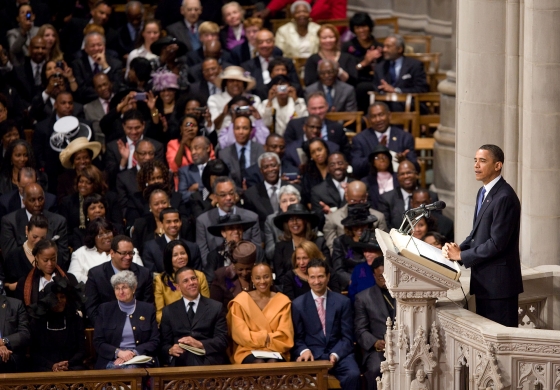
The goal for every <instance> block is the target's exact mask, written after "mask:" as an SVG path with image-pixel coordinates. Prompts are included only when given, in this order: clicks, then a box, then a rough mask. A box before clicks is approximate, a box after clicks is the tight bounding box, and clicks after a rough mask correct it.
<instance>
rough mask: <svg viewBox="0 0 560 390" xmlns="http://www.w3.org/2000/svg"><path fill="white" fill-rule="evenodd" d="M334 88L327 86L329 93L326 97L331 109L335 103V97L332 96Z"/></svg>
mask: <svg viewBox="0 0 560 390" xmlns="http://www.w3.org/2000/svg"><path fill="white" fill-rule="evenodd" d="M332 89H333V87H327V94H326V95H325V97H326V98H327V103H328V105H329V111H330V110H331V107H332V106H333V104H334V102H333V97H332Z"/></svg>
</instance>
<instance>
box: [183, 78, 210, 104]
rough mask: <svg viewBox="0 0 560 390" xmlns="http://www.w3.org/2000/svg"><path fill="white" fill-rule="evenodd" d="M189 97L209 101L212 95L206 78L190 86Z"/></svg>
mask: <svg viewBox="0 0 560 390" xmlns="http://www.w3.org/2000/svg"><path fill="white" fill-rule="evenodd" d="M188 94H189V97H191V96H192V97H193V98H197V99H200V101H201V102H207V101H208V98H209V97H210V90H209V89H208V82H207V81H206V80H205V79H202V80H200V81H197V82H195V83H192V84H191V85H190V86H189V93H188Z"/></svg>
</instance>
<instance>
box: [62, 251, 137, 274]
mask: <svg viewBox="0 0 560 390" xmlns="http://www.w3.org/2000/svg"><path fill="white" fill-rule="evenodd" d="M134 252H136V254H135V255H134V257H133V258H132V262H133V263H136V264H138V265H142V266H143V265H144V263H142V259H140V255H139V254H138V249H136V248H134ZM107 261H111V256H109V255H108V254H107V253H105V252H103V253H99V252H98V251H97V249H96V248H95V247H94V248H92V249H89V248H88V247H87V246H85V245H84V246H82V247H81V248H78V249H77V250H75V251H74V252H72V259H71V261H70V268H68V272H70V273H71V274H72V275H74V276H75V277H76V279H78V282H84V283H85V282H87V279H88V278H87V275H88V272H89V270H90V269H91V268H93V267H96V266H98V265H100V264H103V263H105V262H107Z"/></svg>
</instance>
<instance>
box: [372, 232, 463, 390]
mask: <svg viewBox="0 0 560 390" xmlns="http://www.w3.org/2000/svg"><path fill="white" fill-rule="evenodd" d="M376 237H377V241H378V242H379V245H380V246H381V249H382V251H383V255H384V256H385V272H384V276H385V279H386V281H387V287H388V289H389V291H390V293H391V295H392V296H393V297H394V298H395V299H396V301H397V307H396V320H395V323H392V321H391V319H387V333H386V335H385V358H386V359H387V362H386V365H385V367H382V368H384V370H382V371H383V378H382V379H381V382H383V386H382V387H383V390H387V389H389V388H390V389H391V390H411V389H413V388H414V389H416V388H423V389H424V388H427V389H430V390H444V389H439V381H438V375H440V374H441V371H440V370H439V368H438V363H439V361H440V357H441V358H443V359H445V357H444V356H442V355H443V354H441V351H440V331H439V329H438V326H437V324H436V300H437V298H444V297H446V295H447V290H452V289H456V288H459V287H461V284H460V283H459V282H458V281H456V280H453V279H450V278H448V277H446V276H444V275H442V274H440V273H439V272H437V271H434V270H432V269H430V268H428V267H426V266H424V265H422V264H419V263H418V262H416V261H415V260H412V259H409V258H406V257H404V256H401V255H400V254H399V253H397V251H396V248H395V245H394V244H393V241H392V239H391V237H390V236H389V234H387V233H385V232H383V231H381V230H379V229H377V230H376ZM419 371H420V372H423V373H425V375H426V376H427V378H425V379H424V381H422V379H419V378H418V377H419V376H421V374H419ZM386 376H389V379H387V377H386ZM413 381H414V383H413ZM418 386H420V387H418Z"/></svg>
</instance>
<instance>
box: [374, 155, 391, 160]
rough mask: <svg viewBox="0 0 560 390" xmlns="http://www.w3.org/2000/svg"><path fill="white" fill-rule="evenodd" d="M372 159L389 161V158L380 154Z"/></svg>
mask: <svg viewBox="0 0 560 390" xmlns="http://www.w3.org/2000/svg"><path fill="white" fill-rule="evenodd" d="M373 159H374V160H383V161H389V157H387V156H385V155H384V154H380V155H379V156H375V157H374V158H373Z"/></svg>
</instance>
